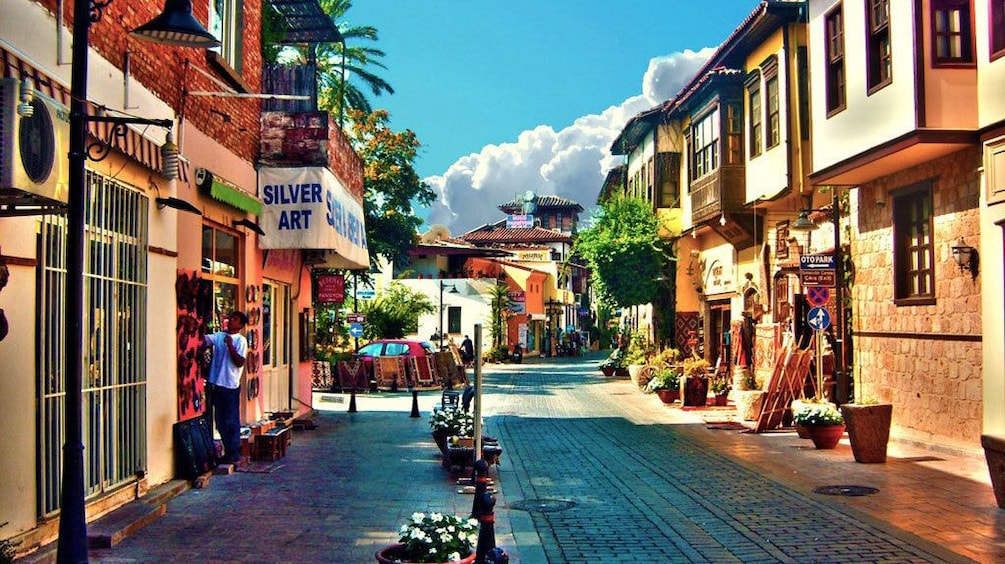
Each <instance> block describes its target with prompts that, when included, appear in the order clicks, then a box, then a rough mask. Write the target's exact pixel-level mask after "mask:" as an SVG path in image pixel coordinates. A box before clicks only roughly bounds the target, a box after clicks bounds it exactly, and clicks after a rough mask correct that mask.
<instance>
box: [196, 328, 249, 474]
mask: <svg viewBox="0 0 1005 564" xmlns="http://www.w3.org/2000/svg"><path fill="white" fill-rule="evenodd" d="M247 324H248V316H247V315H245V314H244V313H243V312H240V311H234V312H231V313H230V315H228V316H227V317H226V318H225V319H224V329H223V330H222V331H217V332H216V333H213V334H212V335H206V339H205V344H206V345H207V346H211V347H213V362H212V364H211V365H210V369H209V376H208V377H207V378H206V381H207V383H208V384H209V386H210V402H212V404H213V415H214V417H213V419H214V421H215V423H216V429H217V431H219V432H220V439H221V440H222V442H223V458H221V459H220V461H219V462H220V463H222V464H237V463H238V462H240V460H241V407H240V401H241V372H243V371H244V362H245V359H246V358H247V354H248V339H247V338H245V336H244V335H242V334H241V331H242V330H244V327H245V326H246V325H247Z"/></svg>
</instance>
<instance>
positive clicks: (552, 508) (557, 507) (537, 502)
mask: <svg viewBox="0 0 1005 564" xmlns="http://www.w3.org/2000/svg"><path fill="white" fill-rule="evenodd" d="M575 505H576V502H574V501H569V500H567V499H521V500H517V501H514V502H513V503H511V504H510V508H511V509H519V510H521V511H538V512H540V513H554V512H556V511H564V510H566V509H569V508H570V507H575Z"/></svg>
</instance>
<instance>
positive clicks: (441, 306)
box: [439, 280, 460, 351]
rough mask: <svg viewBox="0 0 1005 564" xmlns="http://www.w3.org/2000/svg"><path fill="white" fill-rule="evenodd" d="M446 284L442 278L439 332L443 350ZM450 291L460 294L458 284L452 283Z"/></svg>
mask: <svg viewBox="0 0 1005 564" xmlns="http://www.w3.org/2000/svg"><path fill="white" fill-rule="evenodd" d="M444 286H445V285H444V284H443V280H440V328H439V333H440V350H441V351H442V350H443V287H444ZM450 293H451V294H458V293H460V292H458V291H457V287H456V286H453V285H451V286H450Z"/></svg>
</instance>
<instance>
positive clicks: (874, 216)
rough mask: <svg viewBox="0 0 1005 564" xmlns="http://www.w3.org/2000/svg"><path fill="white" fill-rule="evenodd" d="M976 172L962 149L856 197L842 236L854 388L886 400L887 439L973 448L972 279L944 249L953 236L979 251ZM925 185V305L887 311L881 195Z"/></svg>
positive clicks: (973, 153)
mask: <svg viewBox="0 0 1005 564" xmlns="http://www.w3.org/2000/svg"><path fill="white" fill-rule="evenodd" d="M980 166H981V153H980V150H979V148H973V149H966V150H962V151H959V152H956V153H953V154H951V155H948V156H945V157H942V158H939V159H936V160H933V161H930V162H928V163H925V164H924V165H921V166H917V167H914V168H911V169H907V170H904V171H901V172H898V173H896V174H892V175H890V176H886V177H882V178H880V179H877V180H875V181H873V182H870V183H868V184H865V185H863V186H861V187H860V188H859V189H858V191H857V192H858V202H857V203H858V214H857V222H856V223H855V224H854V225H853V226H852V233H851V252H852V256H853V258H854V264H855V279H854V287H853V290H852V296H853V308H854V313H853V331H854V359H855V361H854V362H855V366H854V378H855V384H856V386H857V387H858V391H859V393H861V394H863V395H864V396H865V397H872V398H876V399H878V400H881V401H884V402H891V403H893V408H894V413H893V426H894V428H893V433H894V435H895V436H899V437H901V438H906V439H909V440H916V441H920V442H924V443H932V444H941V445H949V446H954V447H963V448H974V449H976V448H979V445H980V435H981V426H982V407H981V406H982V380H981V340H980V335H981V308H980V301H981V284H980V277H979V276H978V277H974V276H972V275H971V273H970V272H964V271H961V269H960V268H959V266H958V265H957V264H956V263H955V262H954V260H953V257H952V253H951V250H950V247H951V246H952V245H953V244H954V243H955V242H956V241H957V240H958V239H959V238H960V237H963V238H964V240H965V241H966V243H967V244H968V245H971V246H973V247H978V246H979V209H978V197H979V189H980V182H979V172H978V170H979V167H980ZM929 179H931V180H932V181H933V188H932V196H933V208H934V209H933V213H934V219H933V225H934V232H933V233H932V240H933V243H934V256H935V264H934V269H935V303H934V304H932V305H897V304H896V303H895V301H894V257H893V196H892V195H891V192H893V191H895V190H897V189H899V188H902V187H905V186H910V185H912V184H915V183H918V182H922V181H925V180H929ZM853 217H855V215H853ZM859 397H862V396H861V395H860V396H859Z"/></svg>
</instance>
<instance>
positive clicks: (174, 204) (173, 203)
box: [154, 196, 202, 215]
mask: <svg viewBox="0 0 1005 564" xmlns="http://www.w3.org/2000/svg"><path fill="white" fill-rule="evenodd" d="M154 201H156V202H157V209H161V210H162V209H164V208H173V209H176V210H178V211H183V212H188V213H194V214H195V215H202V210H200V209H199V208H197V207H195V206H193V205H192V204H190V203H188V202H186V201H185V200H182V199H179V198H175V197H174V196H168V197H167V198H157V199H155V200H154Z"/></svg>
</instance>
